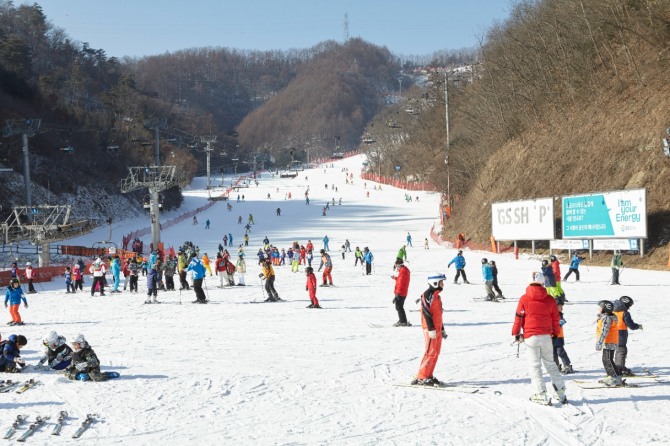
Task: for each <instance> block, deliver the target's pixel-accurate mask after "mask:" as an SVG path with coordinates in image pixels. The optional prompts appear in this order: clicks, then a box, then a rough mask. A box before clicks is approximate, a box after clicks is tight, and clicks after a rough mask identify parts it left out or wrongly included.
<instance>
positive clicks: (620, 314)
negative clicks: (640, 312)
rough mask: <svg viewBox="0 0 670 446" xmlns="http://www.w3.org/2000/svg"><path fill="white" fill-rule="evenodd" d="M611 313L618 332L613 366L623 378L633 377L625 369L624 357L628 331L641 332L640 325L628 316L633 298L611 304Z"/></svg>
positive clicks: (624, 298)
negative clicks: (615, 318) (612, 305)
mask: <svg viewBox="0 0 670 446" xmlns="http://www.w3.org/2000/svg"><path fill="white" fill-rule="evenodd" d="M613 304H614V309H613V313H614V315H615V316H616V317H617V321H618V324H617V330H618V331H619V342H618V345H617V349H616V353H615V355H614V364H615V365H616V367H617V369H618V371H619V374H620V375H623V376H634V375H635V374H634V373H633V371H632V370H631V369H629V368H627V367H626V357H627V356H628V347H627V344H628V329H629V328H630V329H631V330H642V324H636V323H635V321H633V317H632V316H631V315H630V311H629V310H630V307H632V306H633V298H632V297H628V296H621V297H620V298H619V300H616V301H614V302H613Z"/></svg>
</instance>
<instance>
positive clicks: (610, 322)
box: [596, 314, 619, 344]
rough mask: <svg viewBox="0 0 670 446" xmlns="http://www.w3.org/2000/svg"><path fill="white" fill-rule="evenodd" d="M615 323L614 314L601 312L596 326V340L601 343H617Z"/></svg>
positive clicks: (617, 332) (617, 336)
mask: <svg viewBox="0 0 670 446" xmlns="http://www.w3.org/2000/svg"><path fill="white" fill-rule="evenodd" d="M617 323H618V321H617V317H616V316H614V315H606V314H601V315H600V316H599V317H598V326H597V328H596V342H598V343H601V342H602V343H603V344H619V330H617ZM603 335H604V339H603Z"/></svg>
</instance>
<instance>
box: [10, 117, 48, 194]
mask: <svg viewBox="0 0 670 446" xmlns="http://www.w3.org/2000/svg"><path fill="white" fill-rule="evenodd" d="M41 125H42V120H41V119H7V120H6V121H5V130H4V131H3V132H2V136H4V137H5V138H8V137H10V136H14V135H21V138H22V140H23V181H24V183H25V187H26V206H28V207H31V206H32V204H33V200H32V195H31V193H30V157H29V153H30V152H29V151H28V138H32V137H33V136H35V134H36V133H37V131H38V130H39V129H40V126H41Z"/></svg>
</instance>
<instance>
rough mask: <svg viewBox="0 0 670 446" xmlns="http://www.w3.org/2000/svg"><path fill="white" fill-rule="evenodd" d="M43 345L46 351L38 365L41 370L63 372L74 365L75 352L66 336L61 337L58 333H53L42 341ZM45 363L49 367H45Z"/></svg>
mask: <svg viewBox="0 0 670 446" xmlns="http://www.w3.org/2000/svg"><path fill="white" fill-rule="evenodd" d="M42 343H43V344H44V347H45V348H46V349H45V351H44V356H42V359H40V362H39V364H38V367H39V368H46V369H51V370H63V369H65V368H67V367H68V366H69V365H70V363H72V354H73V352H72V349H71V348H70V346H69V345H67V342H65V337H64V336H59V335H58V333H56V332H55V331H52V332H50V333H49V334H48V335H46V336H45V337H44V338H43V339H42ZM44 363H46V364H47V365H46V366H45V365H44Z"/></svg>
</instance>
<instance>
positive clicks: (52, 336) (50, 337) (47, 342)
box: [42, 331, 58, 350]
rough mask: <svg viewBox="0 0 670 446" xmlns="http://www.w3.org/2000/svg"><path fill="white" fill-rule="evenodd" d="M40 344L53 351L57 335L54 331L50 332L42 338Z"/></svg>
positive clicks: (56, 343)
mask: <svg viewBox="0 0 670 446" xmlns="http://www.w3.org/2000/svg"><path fill="white" fill-rule="evenodd" d="M42 344H44V346H45V347H49V348H50V349H51V350H53V349H55V348H56V346H57V345H58V333H56V332H55V331H52V332H50V333H49V334H47V335H46V336H44V337H43V338H42Z"/></svg>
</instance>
